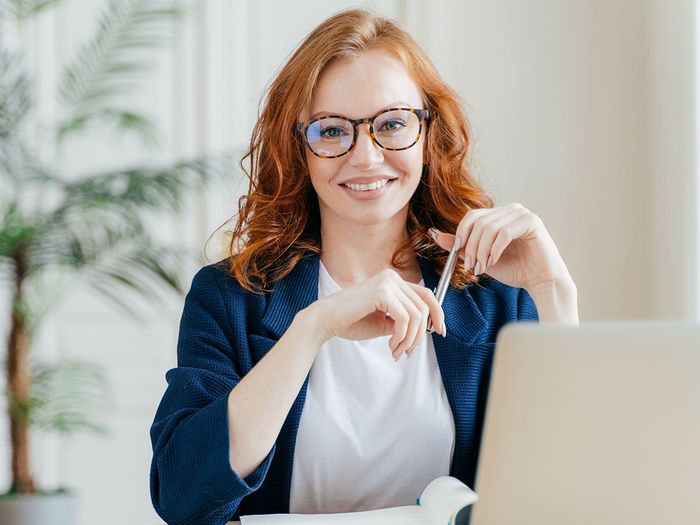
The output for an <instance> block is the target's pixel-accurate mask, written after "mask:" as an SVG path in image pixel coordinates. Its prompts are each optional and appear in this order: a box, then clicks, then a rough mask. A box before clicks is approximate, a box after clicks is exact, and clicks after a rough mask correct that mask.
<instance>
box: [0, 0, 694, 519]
mask: <svg viewBox="0 0 700 525" xmlns="http://www.w3.org/2000/svg"><path fill="white" fill-rule="evenodd" d="M356 4H357V3H353V2H346V1H341V0H336V1H332V2H320V1H312V0H305V1H301V2H299V1H297V2H277V1H272V0H266V1H260V0H258V1H255V2H254V1H252V0H239V1H237V2H230V1H228V0H216V1H215V0H207V1H206V2H201V3H199V4H198V6H199V11H198V16H195V17H194V18H192V19H191V20H190V22H189V23H188V24H186V25H185V26H183V27H181V28H179V29H178V28H174V31H175V32H176V34H177V35H178V36H179V44H178V45H177V46H176V47H175V48H173V49H172V50H171V51H170V52H164V53H162V54H161V55H160V58H161V60H160V62H159V66H158V67H157V68H155V69H154V71H153V73H152V75H151V77H150V80H149V82H148V83H147V84H146V85H145V86H144V89H143V91H142V92H140V93H139V96H138V97H137V98H134V100H133V103H134V104H135V105H137V106H138V107H139V108H148V110H149V112H150V113H151V114H154V115H155V116H156V118H157V120H158V122H159V123H160V124H161V125H162V127H163V130H164V131H165V133H166V137H165V139H166V140H165V142H164V148H163V150H162V151H160V152H150V151H148V150H145V149H144V148H143V147H141V146H140V145H139V144H138V143H136V142H135V141H133V140H131V141H126V140H125V141H115V139H114V138H111V139H109V142H107V141H106V140H105V137H108V135H105V136H100V135H97V136H93V137H91V138H90V139H89V140H88V139H84V140H80V141H74V142H72V143H71V144H70V147H69V148H67V149H66V150H65V151H64V152H63V154H62V155H61V156H60V157H59V158H57V159H56V162H57V163H58V165H59V166H60V167H61V168H62V169H63V170H65V172H66V173H68V174H71V173H72V174H79V173H81V172H83V171H84V170H87V169H90V168H94V167H97V166H105V165H114V164H117V163H120V162H123V161H125V160H134V161H156V160H159V159H163V158H172V157H174V156H175V155H178V154H192V153H197V152H203V151H215V150H218V149H221V148H226V147H243V146H244V145H245V144H246V143H247V141H248V139H249V134H250V131H251V129H252V126H253V123H254V119H255V116H256V112H257V108H258V101H259V99H260V96H261V95H262V91H263V89H264V87H265V86H266V84H267V83H268V82H269V81H270V80H271V78H272V76H273V74H274V72H275V71H276V69H277V68H278V67H279V66H280V65H281V63H282V61H283V60H284V59H285V57H286V56H288V54H289V53H290V52H291V51H292V49H293V47H294V46H295V45H296V44H297V43H298V42H299V41H300V40H301V39H302V38H303V36H304V35H305V34H306V33H307V32H308V31H309V30H310V29H312V28H313V27H314V26H315V25H316V24H317V23H318V22H320V21H321V20H322V19H324V18H325V17H326V16H328V15H329V14H331V13H332V12H335V11H336V10H339V9H342V8H344V7H349V6H352V5H356ZM367 4H368V5H370V6H372V7H375V8H377V9H379V10H380V11H382V12H384V13H386V14H388V15H389V16H394V17H399V18H401V19H402V20H404V21H405V23H406V26H407V28H408V29H409V30H411V31H412V32H413V34H414V35H415V36H416V37H417V38H418V40H419V41H420V42H421V43H423V45H424V46H425V47H426V49H427V50H428V52H429V54H430V55H431V56H432V57H433V60H434V61H435V63H436V64H437V66H438V67H439V69H440V70H441V71H442V73H443V75H444V76H445V78H447V79H448V81H450V82H451V83H452V84H453V85H454V87H455V88H456V89H457V91H458V92H459V93H460V94H461V96H462V97H463V99H464V101H465V102H466V104H467V106H468V114H469V116H470V118H471V121H472V125H473V129H474V132H475V137H474V138H475V151H474V162H475V170H476V173H477V175H478V176H479V178H480V180H481V181H482V182H483V183H484V185H485V186H486V187H487V189H488V190H489V191H490V192H491V194H492V195H493V196H494V197H495V199H496V204H497V205H502V204H505V203H507V202H510V201H518V202H521V203H523V204H524V205H526V206H527V207H528V208H530V209H531V210H533V211H535V212H536V213H538V214H539V215H540V216H541V217H542V218H543V219H544V222H545V225H546V226H547V227H548V229H549V231H550V233H551V234H552V237H553V238H554V240H555V242H556V243H557V245H558V247H559V250H560V252H561V254H562V256H563V258H564V260H565V261H566V263H567V266H568V267H569V270H570V272H571V274H572V276H573V277H574V279H575V281H576V283H577V285H578V290H579V307H580V314H581V319H582V321H586V320H594V319H621V318H647V319H648V318H693V317H695V316H697V296H698V293H697V290H698V282H697V277H696V276H697V269H698V260H697V256H696V253H697V249H698V241H697V230H696V223H697V210H698V202H697V190H696V184H697V178H696V163H695V151H696V150H695V140H696V138H695V124H694V123H695V120H694V119H695V116H694V115H695V112H694V108H695V106H694V99H695V95H694V93H695V83H694V66H693V60H694V54H693V50H692V45H693V44H694V35H695V29H694V26H693V25H692V22H693V20H694V18H693V16H692V2H691V0H677V1H672V2H665V1H663V0H587V1H583V0H567V1H562V0H530V1H528V2H522V1H521V0H501V1H500V2H492V1H480V2H477V1H474V0H469V1H457V0H449V1H448V0H444V1H441V2H440V1H434V2H430V3H427V2H419V1H418V0H395V1H383V2H368V3H367ZM100 5H101V4H100V3H97V2H88V1H87V0H65V1H64V2H63V3H62V4H61V6H59V7H58V8H57V9H56V10H54V11H52V12H50V13H47V15H46V16H45V17H42V20H41V23H40V25H39V27H37V28H32V27H29V28H27V33H26V34H25V36H24V38H25V43H26V45H27V46H28V48H29V51H30V56H31V58H32V61H33V64H34V65H35V67H36V69H37V71H38V72H39V74H40V75H41V86H42V89H41V93H42V101H41V104H42V110H43V111H44V112H45V113H46V114H47V115H48V116H51V115H53V114H55V113H56V111H57V108H56V107H55V103H54V102H53V99H52V98H51V96H52V92H51V90H50V86H51V85H52V81H53V80H54V79H55V76H56V72H57V71H58V70H60V65H61V64H62V63H63V61H64V60H65V59H66V58H67V57H69V56H70V55H71V50H73V49H74V46H75V45H76V43H77V42H79V41H80V39H81V38H83V37H84V36H85V35H87V34H89V33H90V31H91V30H92V28H93V26H91V24H94V21H95V15H96V13H97V12H99V8H100ZM117 151H118V152H119V155H115V152H117ZM238 182H239V181H238V180H236V177H232V180H231V182H230V185H229V186H228V187H225V188H223V189H215V190H212V191H210V192H209V193H207V194H206V195H201V196H199V197H198V198H197V199H195V202H193V203H191V207H190V208H189V210H188V212H187V213H183V214H182V215H181V216H180V217H178V218H176V219H174V220H160V221H154V226H158V227H159V228H161V230H160V235H162V237H163V238H164V239H167V240H169V241H170V242H173V243H179V244H181V245H183V246H189V247H194V248H196V249H199V250H201V249H202V247H203V243H204V241H205V240H206V239H207V237H208V236H209V234H210V233H212V231H213V230H214V229H215V228H216V227H217V226H218V225H219V224H220V223H222V222H223V221H224V220H226V219H227V218H228V217H229V216H230V215H231V214H233V213H234V212H235V206H236V202H237V197H238V194H239V193H242V192H243V188H242V187H240V186H237V184H238ZM213 258H214V257H213V256H212V257H210V259H213ZM204 263H205V261H204V260H202V264H204ZM186 271H189V273H190V275H193V274H194V272H195V271H196V268H195V267H193V268H189V269H186ZM75 292H76V293H75V295H74V296H72V297H71V298H70V300H69V301H68V302H66V303H65V304H63V305H62V307H61V308H60V310H58V311H57V312H56V314H55V316H54V317H53V318H52V319H51V320H50V322H49V323H48V324H47V326H46V330H45V332H44V333H43V337H42V339H41V340H40V341H39V344H38V346H37V348H36V354H37V355H41V356H50V357H58V356H60V357H66V356H73V355H76V356H82V357H87V358H90V359H93V360H99V361H101V362H102V363H103V364H104V365H105V366H106V368H107V369H108V371H109V374H110V378H111V380H112V384H113V386H114V390H115V400H116V403H115V406H114V409H113V410H111V411H110V413H109V414H108V421H107V422H108V424H109V425H110V426H111V427H112V429H113V433H112V435H111V437H109V438H108V439H98V438H95V437H92V436H81V437H76V438H73V439H70V440H63V439H56V438H52V439H46V438H44V437H42V436H36V439H35V448H36V456H35V458H34V463H35V470H36V472H37V478H38V479H39V481H41V482H42V483H44V484H46V485H47V486H51V485H53V484H55V483H59V482H61V483H67V484H70V485H72V486H74V487H76V488H78V489H79V491H80V492H81V493H82V495H83V496H84V497H83V502H82V509H81V521H80V523H81V524H86V525H87V524H88V523H98V522H99V523H101V524H104V525H110V524H114V525H116V524H122V523H130V524H144V525H145V524H153V523H157V522H158V521H159V519H158V517H157V516H156V514H155V513H154V511H153V510H152V509H151V506H150V500H149V493H148V468H149V462H150V454H151V450H150V441H149V436H148V430H149V427H150V423H151V421H152V418H153V415H154V413H155V409H156V406H157V404H158V402H159V400H160V396H161V395H162V392H163V391H164V389H165V386H166V385H165V380H164V374H165V372H166V371H167V369H169V368H170V367H172V366H174V365H175V346H176V341H177V327H178V322H179V316H180V314H181V310H182V304H183V298H180V297H172V296H171V297H169V298H167V299H164V300H163V304H162V307H161V308H160V309H159V310H158V311H155V312H154V311H153V310H149V309H148V308H147V306H146V305H142V306H141V307H142V308H143V309H144V312H148V313H147V314H146V313H144V315H145V316H146V318H147V322H146V324H144V326H141V327H135V326H134V325H132V324H130V323H129V322H127V321H126V320H123V319H122V318H120V317H119V316H117V315H115V314H114V313H113V312H112V311H111V310H110V309H108V308H107V307H106V306H105V305H103V304H101V303H100V302H99V300H97V299H95V298H93V297H92V296H91V295H89V294H88V293H86V291H85V290H76V291H75ZM2 314H3V315H2V316H0V319H2V320H4V319H5V318H6V309H4V310H2ZM0 323H4V321H0ZM0 326H3V327H4V326H5V324H0ZM0 438H1V439H3V442H4V441H6V440H7V439H8V436H7V428H6V426H4V421H2V422H1V423H0ZM8 470H9V457H8V455H7V451H6V450H4V448H0V490H3V489H4V487H5V486H6V485H7V484H8V483H9V472H8Z"/></svg>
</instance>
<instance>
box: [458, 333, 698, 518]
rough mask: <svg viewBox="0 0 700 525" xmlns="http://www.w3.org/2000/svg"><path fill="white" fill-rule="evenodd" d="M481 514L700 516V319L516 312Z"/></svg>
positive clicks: (496, 394) (485, 456) (487, 434)
mask: <svg viewBox="0 0 700 525" xmlns="http://www.w3.org/2000/svg"><path fill="white" fill-rule="evenodd" d="M473 488H474V490H475V492H476V493H477V494H478V496H479V499H478V501H477V502H476V503H474V504H473V505H472V506H471V508H470V516H469V517H466V516H465V518H467V519H465V520H464V522H465V523H466V522H469V523H470V525H643V524H649V525H652V524H653V525H662V524H663V525H665V524H669V525H698V524H700V324H698V323H690V322H682V321H620V322H590V323H582V324H581V325H580V326H578V327H576V326H566V325H556V324H547V323H541V324H539V323H536V322H519V323H510V324H508V325H506V326H504V327H503V328H502V329H501V330H500V332H499V334H498V337H497V340H496V347H495V353H494V360H493V366H492V372H491V377H490V384H489V397H488V400H487V405H486V412H485V418H484V429H483V433H482V439H481V445H480V451H479V461H478V464H477V472H476V479H475V486H474V487H473Z"/></svg>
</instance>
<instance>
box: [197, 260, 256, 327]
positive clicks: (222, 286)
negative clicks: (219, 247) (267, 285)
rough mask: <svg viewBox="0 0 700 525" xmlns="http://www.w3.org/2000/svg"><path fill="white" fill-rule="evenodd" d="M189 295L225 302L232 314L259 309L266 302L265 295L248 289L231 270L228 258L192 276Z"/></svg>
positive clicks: (201, 269)
mask: <svg viewBox="0 0 700 525" xmlns="http://www.w3.org/2000/svg"><path fill="white" fill-rule="evenodd" d="M188 296H194V297H197V298H199V299H200V300H203V301H206V302H209V303H210V304H213V303H223V304H224V306H225V307H226V309H227V310H228V311H229V314H231V315H239V314H243V313H244V312H246V311H250V310H253V311H254V310H258V309H259V308H261V307H262V306H263V305H264V304H265V295H261V294H255V293H253V292H251V291H249V290H246V289H245V288H244V287H243V286H241V284H240V283H239V282H238V280H237V279H236V278H235V277H234V276H232V275H231V274H230V272H229V261H228V259H222V260H220V261H217V262H214V263H211V264H207V265H205V266H202V267H201V268H199V270H197V272H196V273H195V274H194V277H193V278H192V282H191V285H190V290H189V292H188Z"/></svg>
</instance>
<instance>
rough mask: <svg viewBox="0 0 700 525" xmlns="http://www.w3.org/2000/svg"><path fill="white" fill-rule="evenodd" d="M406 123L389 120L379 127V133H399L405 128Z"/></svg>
mask: <svg viewBox="0 0 700 525" xmlns="http://www.w3.org/2000/svg"><path fill="white" fill-rule="evenodd" d="M405 127H406V123H405V122H404V121H402V120H397V119H392V120H387V121H386V122H384V123H382V125H381V126H379V131H398V130H400V129H401V128H405Z"/></svg>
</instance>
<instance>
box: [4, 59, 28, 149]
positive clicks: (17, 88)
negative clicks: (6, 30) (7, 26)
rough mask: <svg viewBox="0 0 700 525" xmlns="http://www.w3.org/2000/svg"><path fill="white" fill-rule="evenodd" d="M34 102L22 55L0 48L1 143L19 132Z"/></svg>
mask: <svg viewBox="0 0 700 525" xmlns="http://www.w3.org/2000/svg"><path fill="white" fill-rule="evenodd" d="M33 102H34V92H33V88H32V84H31V81H30V79H29V77H28V75H27V72H26V70H25V68H24V64H23V60H22V57H21V55H20V54H18V53H14V52H11V51H8V50H6V49H2V48H0V143H3V142H5V141H7V140H9V138H10V137H11V136H13V135H17V134H18V133H19V131H20V129H21V127H22V126H21V123H22V121H23V119H24V117H25V116H26V115H27V113H28V111H29V109H30V108H31V106H32V104H33Z"/></svg>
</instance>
